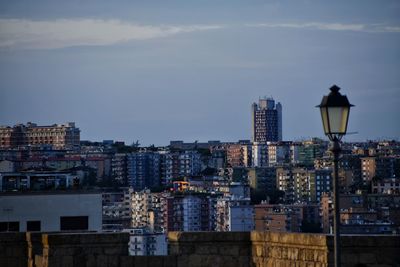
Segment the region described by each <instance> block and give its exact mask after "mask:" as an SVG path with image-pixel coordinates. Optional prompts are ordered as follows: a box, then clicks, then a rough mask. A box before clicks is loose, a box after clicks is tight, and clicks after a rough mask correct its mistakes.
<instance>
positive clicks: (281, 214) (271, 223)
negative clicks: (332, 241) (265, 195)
mask: <svg viewBox="0 0 400 267" xmlns="http://www.w3.org/2000/svg"><path fill="white" fill-rule="evenodd" d="M254 210H255V230H256V231H273V232H301V231H307V230H309V229H307V228H306V227H307V225H313V226H314V227H315V228H317V229H316V230H319V226H320V217H319V206H318V205H308V204H299V205H281V204H266V203H261V204H259V205H255V206H254ZM302 226H303V227H302Z"/></svg>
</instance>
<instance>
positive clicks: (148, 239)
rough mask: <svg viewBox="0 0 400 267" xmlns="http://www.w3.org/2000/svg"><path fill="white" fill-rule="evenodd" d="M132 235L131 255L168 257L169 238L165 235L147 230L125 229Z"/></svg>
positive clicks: (130, 240)
mask: <svg viewBox="0 0 400 267" xmlns="http://www.w3.org/2000/svg"><path fill="white" fill-rule="evenodd" d="M123 232H128V233H129V234H130V238H129V255H131V256H147V255H167V253H168V249H167V248H168V246H167V236H166V234H163V233H153V232H150V231H147V230H146V229H145V228H132V229H124V230H123Z"/></svg>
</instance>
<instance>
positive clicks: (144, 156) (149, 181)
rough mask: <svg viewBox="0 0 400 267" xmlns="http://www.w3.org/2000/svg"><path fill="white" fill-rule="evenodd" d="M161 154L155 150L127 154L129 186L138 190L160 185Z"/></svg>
mask: <svg viewBox="0 0 400 267" xmlns="http://www.w3.org/2000/svg"><path fill="white" fill-rule="evenodd" d="M161 167H162V165H161V155H160V154H159V153H156V152H136V153H130V154H128V156H127V172H128V183H129V186H131V187H133V188H134V190H136V191H139V190H143V189H145V188H151V187H157V186H159V185H160V181H161V175H162V169H161Z"/></svg>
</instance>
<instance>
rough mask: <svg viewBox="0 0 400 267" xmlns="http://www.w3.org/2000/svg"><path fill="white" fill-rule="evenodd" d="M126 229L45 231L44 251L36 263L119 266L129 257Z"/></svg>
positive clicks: (43, 239) (42, 264) (103, 266)
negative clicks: (98, 231)
mask: <svg viewBox="0 0 400 267" xmlns="http://www.w3.org/2000/svg"><path fill="white" fill-rule="evenodd" d="M128 242H129V235H128V234H125V233H81V234H65V233H60V234H43V235H42V245H43V253H42V256H41V258H38V261H41V262H38V264H37V265H41V267H51V266H61V265H60V262H61V263H62V266H66V267H70V266H71V267H72V266H87V267H91V266H93V267H96V266H97V267H112V266H115V267H118V266H120V265H121V264H122V262H121V258H122V256H126V257H128Z"/></svg>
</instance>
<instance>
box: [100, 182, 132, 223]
mask: <svg viewBox="0 0 400 267" xmlns="http://www.w3.org/2000/svg"><path fill="white" fill-rule="evenodd" d="M102 196H103V200H102V203H103V230H121V229H124V228H129V227H131V222H132V215H131V196H130V192H129V190H127V189H125V190H121V191H113V192H103V194H102Z"/></svg>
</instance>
